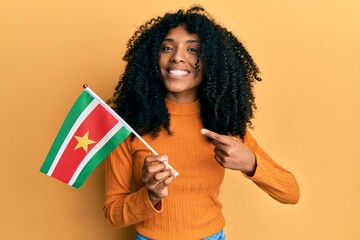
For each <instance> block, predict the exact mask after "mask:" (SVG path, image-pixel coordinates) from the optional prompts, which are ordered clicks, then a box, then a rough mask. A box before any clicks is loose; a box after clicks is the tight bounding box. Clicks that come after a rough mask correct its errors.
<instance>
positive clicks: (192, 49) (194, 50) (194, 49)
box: [188, 48, 199, 53]
mask: <svg viewBox="0 0 360 240" xmlns="http://www.w3.org/2000/svg"><path fill="white" fill-rule="evenodd" d="M188 51H189V52H191V53H199V49H197V48H189V49H188Z"/></svg>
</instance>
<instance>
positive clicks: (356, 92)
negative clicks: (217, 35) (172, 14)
mask: <svg viewBox="0 0 360 240" xmlns="http://www.w3.org/2000/svg"><path fill="white" fill-rule="evenodd" d="M198 2H199V3H202V4H203V6H204V7H206V9H207V10H208V11H209V12H210V13H211V14H212V15H213V16H214V17H215V19H217V20H218V21H219V22H220V23H221V24H223V25H224V26H225V27H227V28H228V29H230V30H231V31H233V32H234V33H235V34H236V35H237V36H238V37H239V39H241V40H242V41H243V42H244V43H245V45H246V46H247V48H248V49H249V51H250V52H251V54H252V55H253V57H254V59H255V61H256V62H257V64H258V65H259V67H260V69H261V71H262V78H263V82H262V83H259V84H257V85H256V94H257V104H258V111H257V113H256V120H255V121H254V123H255V127H256V128H255V131H254V132H253V134H254V136H255V137H256V138H257V140H258V142H259V143H260V144H261V145H262V146H263V147H264V148H265V149H266V150H267V152H268V153H269V154H270V155H271V156H272V157H273V158H275V159H276V160H277V162H278V163H280V164H281V165H283V166H284V167H286V168H287V169H289V170H290V171H292V172H293V173H294V174H295V176H296V177H297V179H298V181H299V184H300V187H301V198H300V202H299V203H298V204H297V205H295V206H288V205H282V204H280V203H277V202H276V201H274V200H273V199H271V198H270V197H269V196H267V195H266V194H265V193H263V192H262V191H261V190H260V189H258V188H257V187H256V186H255V185H254V184H253V183H252V182H250V181H249V180H247V179H244V177H243V176H242V175H241V174H239V173H235V172H231V171H227V174H226V177H225V181H224V184H223V188H222V192H221V198H222V200H223V204H224V214H225V216H226V219H227V225H226V228H225V231H226V233H227V235H228V239H230V240H238V239H239V240H240V239H249V240H251V239H254V240H260V239H270V240H272V239H273V240H279V239H280V240H281V239H284V240H288V239H292V240H295V239H299V240H300V239H334V240H338V239H342V240H343V239H352V240H356V239H360V151H359V149H360V144H359V138H360V127H359V123H360V121H359V120H360V106H359V103H360V64H359V56H360V46H359V45H360V2H359V1H357V0H330V1H325V0H317V1H314V0H302V1H295V0H293V1H280V0H273V1H267V0H263V1H241V0H240V1H235V0H234V1H230V0H222V1H198ZM192 3H193V1H184V0H182V1H176V0H167V1H165V0H163V1H160V0H152V1H126V2H125V1H120V0H118V1H115V0H112V1H110V0H109V1H106V0H104V1H101V0H87V1H84V0H77V1H70V0H63V1H55V0H52V1H51V0H33V1H25V0H22V1H21V0H2V1H1V2H0V81H1V85H0V86H1V93H0V98H1V99H0V104H1V108H0V109H1V110H0V111H1V118H0V119H1V124H0V134H1V138H0V139H1V143H0V146H1V155H0V156H1V160H0V182H1V184H0V239H4V240H8V239H37V240H43V239H67V240H72V239H94V240H97V239H104V240H113V239H114V240H115V239H131V237H132V236H133V235H134V233H133V229H132V228H127V229H124V230H118V229H115V228H112V227H110V226H108V225H107V223H106V221H105V218H104V217H103V214H102V201H103V194H104V189H103V165H101V166H100V167H99V168H97V169H96V170H95V172H94V173H93V174H92V175H91V176H90V177H89V178H88V180H87V181H86V182H85V184H84V186H83V187H82V188H81V189H80V190H76V189H73V188H71V187H69V186H67V185H66V184H63V183H61V182H59V181H56V180H53V179H52V178H50V177H47V176H46V175H44V174H42V173H40V172H39V168H40V166H41V164H42V163H43V161H44V158H45V156H46V154H47V152H48V150H49V148H50V146H51V144H52V142H53V140H54V138H55V136H56V134H57V132H58V130H59V128H60V126H61V124H62V122H63V120H64V118H65V116H66V114H67V112H68V110H69V109H70V107H71V105H72V104H73V102H74V101H75V99H76V98H77V96H78V95H79V94H80V92H81V91H82V84H83V83H88V84H89V85H90V86H91V87H92V89H93V90H94V91H96V92H97V93H98V95H99V96H101V97H102V98H103V99H107V98H109V97H110V96H111V95H112V92H113V89H114V87H115V86H116V83H117V81H118V78H119V76H120V75H121V73H122V71H123V69H124V62H123V61H122V60H121V57H122V55H123V54H124V52H125V44H126V41H127V39H128V38H129V37H130V36H131V35H132V33H133V32H134V31H135V30H136V28H137V26H139V25H140V24H142V23H143V22H144V21H145V20H147V19H149V18H151V17H155V16H157V15H159V14H163V13H164V12H166V11H174V10H177V9H178V8H179V7H188V6H190V5H191V4H192Z"/></svg>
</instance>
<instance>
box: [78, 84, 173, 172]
mask: <svg viewBox="0 0 360 240" xmlns="http://www.w3.org/2000/svg"><path fill="white" fill-rule="evenodd" d="M83 88H84V89H85V90H86V91H87V92H88V93H89V94H90V95H92V96H93V97H94V98H96V99H97V100H99V102H100V104H101V105H102V106H103V107H104V108H106V109H107V110H108V111H109V112H110V113H112V115H113V116H114V117H115V118H116V119H117V120H119V121H120V122H121V123H122V124H123V125H124V126H125V127H126V128H127V129H129V130H130V131H131V133H133V134H134V135H135V136H136V137H137V138H138V139H139V140H140V141H141V142H142V143H143V144H144V145H145V146H146V147H147V148H148V149H149V150H150V151H151V152H152V153H153V154H154V155H159V154H158V153H157V152H156V151H155V150H154V149H153V148H152V147H151V146H150V145H149V144H148V143H147V142H146V141H145V140H144V139H143V138H142V137H141V136H140V135H139V134H138V133H137V132H136V131H135V130H134V129H133V128H132V127H130V125H129V124H127V122H125V120H124V119H122V118H121V117H120V116H119V115H118V114H117V113H116V112H115V111H114V109H112V108H111V107H110V106H109V105H107V103H105V102H104V101H103V100H102V99H101V98H100V97H99V96H98V95H96V93H94V92H93V91H92V90H91V89H90V87H89V86H88V85H87V84H84V85H83ZM164 164H165V166H166V167H168V168H169V169H170V170H171V172H172V173H173V175H174V176H175V177H176V176H178V175H179V173H178V172H177V171H176V170H175V169H174V168H173V167H172V166H170V164H169V163H168V162H164Z"/></svg>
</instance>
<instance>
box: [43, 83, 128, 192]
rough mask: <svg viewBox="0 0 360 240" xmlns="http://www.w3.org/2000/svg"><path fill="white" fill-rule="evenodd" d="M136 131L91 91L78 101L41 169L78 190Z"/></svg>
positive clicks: (84, 93) (85, 92) (87, 91)
mask: <svg viewBox="0 0 360 240" xmlns="http://www.w3.org/2000/svg"><path fill="white" fill-rule="evenodd" d="M132 131H133V129H132V128H131V127H130V126H129V125H128V124H127V123H126V122H125V121H124V120H123V119H122V118H121V117H120V116H118V115H117V114H116V113H115V112H114V111H113V110H112V109H111V108H110V107H109V106H108V105H107V104H106V103H105V102H104V101H102V100H101V99H100V98H99V97H98V96H97V95H96V94H95V93H94V92H93V91H91V89H90V88H89V87H86V88H85V90H84V91H83V92H82V94H81V95H80V96H79V97H78V99H77V100H76V102H75V103H74V105H73V106H72V107H71V109H70V112H69V113H68V115H67V116H66V118H65V121H64V123H63V125H62V126H61V128H60V131H59V133H58V134H57V136H56V138H55V141H54V143H53V145H52V146H51V148H50V151H49V153H48V155H47V157H46V159H45V161H44V163H43V165H42V167H41V169H40V172H42V173H45V174H47V175H48V176H51V177H54V178H56V179H58V180H60V181H63V182H65V183H67V184H68V185H70V186H73V187H75V188H80V187H81V185H82V184H83V183H84V181H85V180H86V178H87V177H88V176H89V175H90V173H91V172H92V171H93V170H94V169H95V168H96V167H97V166H98V165H99V164H100V162H101V161H102V160H103V159H104V158H105V157H106V156H107V155H108V154H109V153H110V152H111V151H112V150H114V148H115V147H116V146H117V145H119V144H120V143H121V142H122V141H124V140H125V139H126V138H127V137H128V136H129V135H130V133H131V132H132Z"/></svg>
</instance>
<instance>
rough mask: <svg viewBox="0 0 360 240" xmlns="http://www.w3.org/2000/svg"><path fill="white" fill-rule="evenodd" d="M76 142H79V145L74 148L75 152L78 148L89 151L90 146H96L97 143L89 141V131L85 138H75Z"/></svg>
mask: <svg viewBox="0 0 360 240" xmlns="http://www.w3.org/2000/svg"><path fill="white" fill-rule="evenodd" d="M75 138H76V140H77V141H78V144H77V145H76V147H75V148H74V150H76V149H78V148H81V147H82V148H83V149H84V150H85V152H87V151H88V146H89V144H94V143H96V142H95V141H93V140H91V139H89V131H87V132H86V133H85V134H84V136H82V137H79V136H75Z"/></svg>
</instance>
